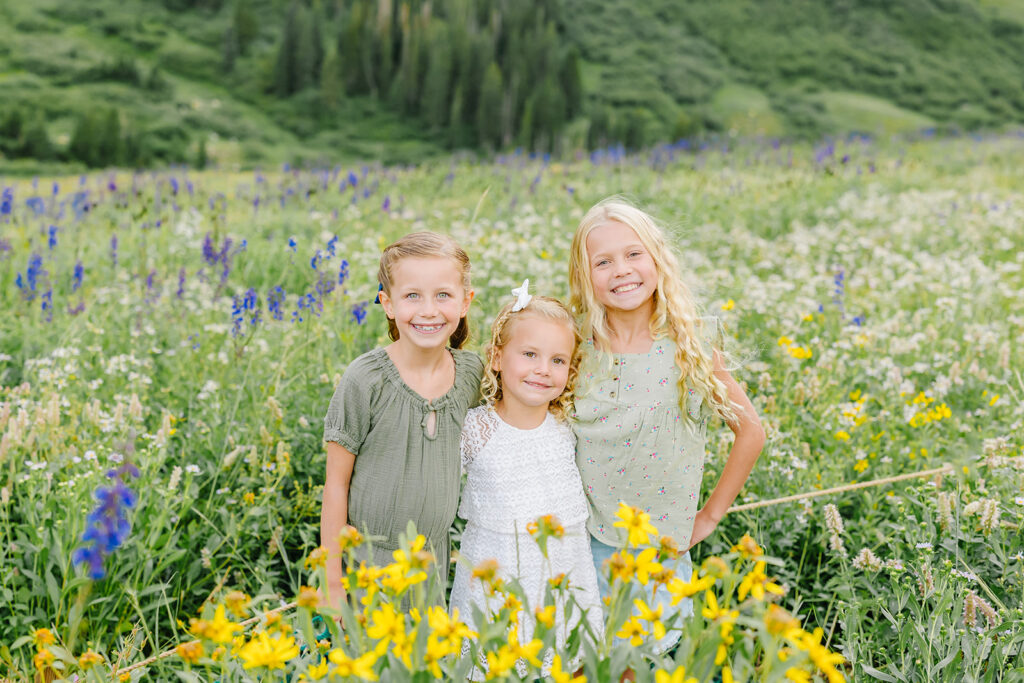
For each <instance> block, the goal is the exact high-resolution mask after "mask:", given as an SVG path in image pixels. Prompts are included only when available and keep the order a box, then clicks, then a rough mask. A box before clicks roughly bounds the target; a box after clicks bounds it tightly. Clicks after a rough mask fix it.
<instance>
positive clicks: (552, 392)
mask: <svg viewBox="0 0 1024 683" xmlns="http://www.w3.org/2000/svg"><path fill="white" fill-rule="evenodd" d="M511 324H512V325H513V326H514V327H513V328H512V334H511V336H510V337H509V340H508V343H507V344H505V346H503V347H501V348H500V349H498V350H497V352H496V353H495V354H494V358H493V359H492V361H491V369H492V370H494V371H495V372H500V373H501V400H502V402H504V403H507V404H515V407H516V408H519V409H522V408H538V409H540V408H543V410H545V411H546V410H547V407H548V405H549V404H550V403H551V401H554V400H555V399H556V398H558V397H559V396H561V395H562V392H563V391H564V390H565V385H566V383H567V382H568V381H569V366H570V364H571V362H572V356H573V351H574V350H575V346H576V338H575V336H574V334H573V330H572V327H570V326H569V325H567V324H566V323H564V322H562V321H559V320H548V319H546V318H542V317H539V316H537V315H527V316H524V317H523V318H522V319H520V320H516V321H514V322H513V323H511Z"/></svg>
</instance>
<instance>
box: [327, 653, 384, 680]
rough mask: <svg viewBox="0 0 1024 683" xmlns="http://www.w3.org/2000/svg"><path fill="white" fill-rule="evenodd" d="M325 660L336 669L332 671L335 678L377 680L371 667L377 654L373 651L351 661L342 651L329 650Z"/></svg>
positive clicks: (375, 660)
mask: <svg viewBox="0 0 1024 683" xmlns="http://www.w3.org/2000/svg"><path fill="white" fill-rule="evenodd" d="M327 658H328V659H329V660H331V663H332V664H334V666H335V667H336V668H335V669H334V671H333V673H334V675H336V676H340V677H341V678H346V677H351V678H359V679H362V680H364V681H375V680H377V674H376V673H375V672H374V670H373V665H374V664H375V663H376V662H377V653H376V652H374V651H373V650H370V651H369V652H367V653H365V654H362V655H360V656H359V657H356V658H355V659H353V658H351V657H349V656H348V655H346V654H345V652H344V651H343V650H340V649H336V650H331V651H330V653H329V654H328V655H327Z"/></svg>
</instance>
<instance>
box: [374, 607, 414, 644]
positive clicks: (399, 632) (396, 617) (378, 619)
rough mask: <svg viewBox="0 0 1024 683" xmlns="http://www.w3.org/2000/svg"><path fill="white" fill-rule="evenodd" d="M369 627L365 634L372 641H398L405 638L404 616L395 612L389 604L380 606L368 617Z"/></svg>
mask: <svg viewBox="0 0 1024 683" xmlns="http://www.w3.org/2000/svg"><path fill="white" fill-rule="evenodd" d="M370 620H371V622H372V624H371V626H370V627H369V628H367V629H366V634H367V635H368V636H370V637H371V638H373V639H374V640H384V641H387V640H398V639H399V638H404V637H405V615H404V614H400V613H398V612H396V611H395V608H394V607H393V606H391V605H390V604H384V605H381V608H380V609H378V610H374V611H373V613H372V614H371V615H370Z"/></svg>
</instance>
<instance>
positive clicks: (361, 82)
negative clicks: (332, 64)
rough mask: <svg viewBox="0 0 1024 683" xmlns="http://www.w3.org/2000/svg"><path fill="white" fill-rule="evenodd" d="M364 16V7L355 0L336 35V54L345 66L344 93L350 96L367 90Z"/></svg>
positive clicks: (359, 0)
mask: <svg viewBox="0 0 1024 683" xmlns="http://www.w3.org/2000/svg"><path fill="white" fill-rule="evenodd" d="M365 15H366V8H365V5H364V4H363V2H362V1H361V0H356V2H355V4H353V5H352V7H351V8H350V10H349V13H348V16H347V17H346V18H345V23H344V25H343V27H342V29H341V32H340V33H339V35H338V54H339V55H340V56H341V63H342V64H344V65H345V92H347V93H349V94H352V95H362V94H365V93H366V92H367V91H368V90H369V88H368V86H367V82H366V77H365V72H364V70H363V21H364V18H365Z"/></svg>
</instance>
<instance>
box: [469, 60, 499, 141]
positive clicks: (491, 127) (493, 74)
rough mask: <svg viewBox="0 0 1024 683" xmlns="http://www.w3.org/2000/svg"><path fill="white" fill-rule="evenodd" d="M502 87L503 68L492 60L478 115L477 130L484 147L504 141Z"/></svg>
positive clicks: (481, 91)
mask: <svg viewBox="0 0 1024 683" xmlns="http://www.w3.org/2000/svg"><path fill="white" fill-rule="evenodd" d="M502 88H503V84H502V78H501V69H499V68H498V65H497V64H496V63H494V62H491V63H490V64H489V65H488V66H487V71H486V72H484V81H483V85H482V86H481V87H480V102H479V106H478V107H477V115H476V130H477V134H478V135H479V138H480V144H481V145H483V146H484V147H490V148H494V147H498V146H500V145H501V142H502V126H501V119H502V106H503V90H502Z"/></svg>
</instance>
